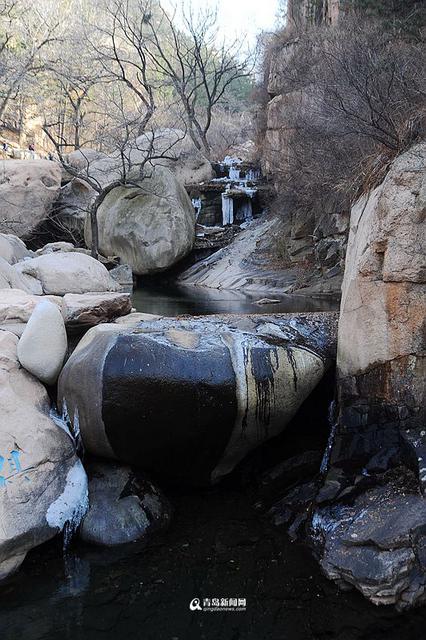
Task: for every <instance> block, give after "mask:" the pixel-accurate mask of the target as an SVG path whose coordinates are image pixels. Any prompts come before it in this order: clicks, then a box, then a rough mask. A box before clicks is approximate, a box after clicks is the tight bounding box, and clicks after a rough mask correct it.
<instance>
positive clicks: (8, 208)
mask: <svg viewBox="0 0 426 640" xmlns="http://www.w3.org/2000/svg"><path fill="white" fill-rule="evenodd" d="M60 186H61V169H60V165H59V164H58V163H56V162H50V161H48V160H8V161H7V162H3V163H2V171H1V177H0V220H1V223H0V231H1V232H4V233H14V234H16V235H17V236H19V237H20V238H24V239H25V238H27V237H30V236H31V233H32V232H33V231H34V229H35V228H36V227H37V225H38V224H39V223H40V222H42V220H44V219H45V218H47V216H48V215H49V213H50V211H51V208H52V205H53V203H54V201H55V200H56V198H57V197H58V195H59V190H60Z"/></svg>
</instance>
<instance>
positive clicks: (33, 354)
mask: <svg viewBox="0 0 426 640" xmlns="http://www.w3.org/2000/svg"><path fill="white" fill-rule="evenodd" d="M67 347H68V340H67V332H66V331H65V324H64V320H63V317H62V314H61V311H60V310H59V309H58V307H57V306H56V305H55V304H53V303H52V302H49V301H48V300H43V301H41V302H39V304H38V305H37V306H36V308H35V309H34V311H33V313H32V315H31V317H30V319H29V321H28V324H27V326H26V327H25V330H24V332H23V334H22V336H21V339H20V340H19V344H18V359H19V362H20V363H21V365H22V366H23V367H24V369H26V370H27V371H29V372H30V373H32V374H33V375H34V376H35V377H36V378H38V379H39V380H41V382H44V383H45V384H53V383H54V382H56V380H57V378H58V375H59V372H60V370H61V368H62V364H63V362H64V358H65V354H66V351H67Z"/></svg>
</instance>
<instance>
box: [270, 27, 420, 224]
mask: <svg viewBox="0 0 426 640" xmlns="http://www.w3.org/2000/svg"><path fill="white" fill-rule="evenodd" d="M418 33H419V32H418ZM289 46H291V47H292V49H291V59H290V61H289V62H288V63H286V64H284V65H283V66H282V68H281V69H280V93H282V94H284V96H283V101H284V106H285V112H284V120H285V124H284V126H283V127H282V131H281V133H280V135H281V136H282V137H281V140H282V142H281V143H280V144H279V148H277V149H276V153H274V161H273V168H272V173H273V177H274V181H275V182H276V183H278V185H279V194H280V200H281V202H282V203H283V204H285V205H288V206H287V207H285V208H286V209H287V210H288V207H291V210H292V211H293V212H298V211H300V212H305V213H306V214H308V213H310V212H312V211H314V212H315V214H316V215H317V216H319V215H321V214H323V213H339V212H342V211H347V210H348V208H349V206H350V203H351V202H352V201H353V200H354V199H356V198H357V197H358V196H359V195H360V193H362V192H363V191H366V190H369V189H370V188H372V187H374V186H375V185H376V184H377V183H378V182H380V181H381V180H382V179H383V176H384V174H385V169H386V167H387V166H388V165H389V162H390V161H391V160H392V158H393V157H395V156H396V155H397V154H399V153H401V152H402V151H404V149H406V148H407V147H409V146H410V145H411V144H413V143H414V142H415V141H416V140H419V139H421V138H424V137H425V131H426V127H425V123H426V102H425V97H426V82H425V69H426V50H425V47H424V40H422V38H421V37H420V36H419V35H418V34H417V37H415V38H413V37H412V35H411V34H410V37H408V36H406V34H405V33H404V32H403V31H402V30H401V29H398V31H397V32H396V31H392V30H388V29H387V27H386V26H385V24H384V22H383V21H368V22H367V21H362V20H360V19H359V17H358V18H357V19H349V18H348V19H346V20H344V21H342V22H341V24H340V26H339V27H337V28H330V27H326V26H314V27H308V28H306V29H305V30H304V31H301V32H299V33H298V34H297V35H295V33H294V31H293V32H292V33H290V32H287V31H286V30H284V31H282V32H280V33H279V34H278V35H277V37H276V38H275V40H274V42H273V43H272V44H271V45H270V50H269V51H268V54H267V61H266V65H267V67H268V65H270V63H269V62H268V60H271V59H276V58H277V57H278V56H279V55H280V52H281V55H282V52H283V49H284V48H285V47H289ZM289 50H290V49H287V51H289ZM271 52H272V53H271ZM268 68H269V67H268ZM270 97H272V96H270Z"/></svg>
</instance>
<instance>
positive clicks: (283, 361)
mask: <svg viewBox="0 0 426 640" xmlns="http://www.w3.org/2000/svg"><path fill="white" fill-rule="evenodd" d="M336 320H337V318H336V314H321V313H320V314H300V316H286V315H283V316H279V315H278V316H266V315H265V316H246V317H237V316H236V317H232V316H231V317H221V316H212V317H210V318H206V319H202V318H187V319H183V320H176V319H167V318H164V319H161V320H153V321H149V320H146V321H142V322H141V323H140V325H139V326H138V327H131V326H130V327H126V326H120V325H117V324H116V325H101V326H99V327H96V328H93V329H91V330H90V331H89V332H88V333H87V334H86V335H85V337H84V338H83V339H82V340H81V341H80V343H79V345H78V346H77V348H76V350H75V351H74V352H73V354H72V355H71V357H70V359H69V360H68V361H67V363H66V365H65V367H64V368H63V370H62V373H61V375H60V378H59V387H58V404H59V405H61V406H62V408H63V410H64V412H65V413H67V414H68V415H69V418H70V420H71V421H72V422H78V425H79V429H80V432H81V435H82V438H83V443H84V447H85V449H86V450H87V451H88V452H90V453H92V454H95V455H98V456H101V457H107V458H113V459H114V458H115V459H117V460H119V461H120V462H124V463H126V464H131V465H135V466H137V467H139V468H141V469H143V470H146V471H149V472H152V473H155V474H156V475H158V474H160V475H162V476H164V477H166V478H169V479H172V480H175V481H181V482H190V483H195V484H204V483H209V482H214V481H217V480H219V479H220V478H222V477H223V476H225V475H226V474H228V473H229V472H231V471H232V470H233V469H234V467H235V466H236V465H237V464H238V463H239V462H240V461H241V460H242V459H243V458H244V456H246V455H247V454H248V453H249V452H250V451H251V450H252V449H254V448H255V447H257V446H258V445H260V444H261V443H262V442H264V441H265V440H268V439H269V438H272V437H274V436H276V435H277V434H279V433H280V432H281V431H282V430H283V429H284V428H285V426H286V424H287V423H288V422H289V420H291V418H292V417H293V416H294V415H295V413H296V411H297V410H298V408H299V407H300V405H301V404H302V402H303V401H304V400H305V399H306V398H307V396H308V395H309V394H310V392H311V391H312V390H313V389H314V387H315V386H316V385H317V383H318V382H319V381H320V380H321V378H322V376H323V375H324V372H325V370H326V369H327V367H328V364H329V363H330V361H331V359H332V358H333V354H334V349H335V331H336Z"/></svg>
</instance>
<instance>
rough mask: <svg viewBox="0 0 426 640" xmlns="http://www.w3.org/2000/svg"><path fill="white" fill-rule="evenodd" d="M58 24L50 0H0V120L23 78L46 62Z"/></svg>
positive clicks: (32, 74) (35, 71)
mask: <svg viewBox="0 0 426 640" xmlns="http://www.w3.org/2000/svg"><path fill="white" fill-rule="evenodd" d="M58 28H59V22H58V19H57V16H56V10H55V4H54V3H46V4H37V5H36V3H35V2H23V1H22V0H2V2H1V3H0V32H1V34H2V35H1V36H0V38H1V39H0V121H2V120H3V118H4V115H5V112H6V109H7V108H8V106H9V103H10V102H11V100H13V99H16V97H17V95H18V93H19V91H20V89H21V86H22V84H23V82H24V80H26V79H27V78H28V77H36V76H37V75H38V74H40V73H41V72H42V71H44V70H45V69H46V68H47V67H48V66H49V61H48V60H47V59H46V58H45V57H44V54H45V53H46V51H48V49H49V46H50V45H51V44H52V43H53V42H55V41H56V40H57V37H58V36H57V32H58Z"/></svg>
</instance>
